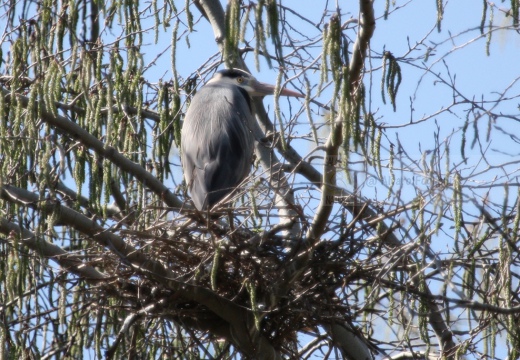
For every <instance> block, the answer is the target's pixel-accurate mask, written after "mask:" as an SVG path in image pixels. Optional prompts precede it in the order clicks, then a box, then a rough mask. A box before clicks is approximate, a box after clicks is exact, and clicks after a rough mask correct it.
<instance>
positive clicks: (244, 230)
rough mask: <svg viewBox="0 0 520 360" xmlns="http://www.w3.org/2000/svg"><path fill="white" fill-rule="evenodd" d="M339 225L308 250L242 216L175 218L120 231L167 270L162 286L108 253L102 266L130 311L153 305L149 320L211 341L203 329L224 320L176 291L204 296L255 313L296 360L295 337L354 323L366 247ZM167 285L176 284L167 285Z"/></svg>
mask: <svg viewBox="0 0 520 360" xmlns="http://www.w3.org/2000/svg"><path fill="white" fill-rule="evenodd" d="M338 216H339V217H338V219H341V218H342V216H341V214H339V215H338ZM248 218H249V219H248ZM343 218H344V216H343ZM300 220H303V223H305V221H306V220H307V219H300ZM338 221H339V222H338V223H337V224H336V228H330V229H329V234H331V237H332V235H334V240H327V239H322V240H321V241H318V242H316V243H315V244H314V245H312V246H310V247H309V246H307V240H306V239H305V237H304V236H303V234H304V230H305V229H303V230H301V231H300V234H298V236H296V237H295V236H288V235H284V229H283V227H279V228H277V225H273V226H265V223H264V225H263V226H262V231H256V230H255V228H254V226H253V224H254V221H252V220H251V219H250V216H249V215H248V214H247V213H246V212H245V211H240V209H234V210H233V211H231V210H229V211H224V212H222V214H221V216H220V217H217V216H215V215H213V216H210V217H209V218H208V217H206V216H201V215H200V214H188V215H176V217H175V218H173V219H170V220H167V221H162V222H159V221H156V223H155V224H153V226H149V227H148V228H146V229H139V230H138V229H131V230H129V229H124V230H118V231H117V233H118V235H119V236H121V237H122V238H123V239H124V240H125V242H126V243H127V244H129V245H131V246H132V247H133V248H135V249H136V251H139V252H141V253H143V254H144V255H145V256H146V257H147V258H149V259H150V261H152V260H153V261H156V262H158V263H160V264H162V266H163V267H164V268H166V269H168V271H169V277H171V278H170V279H164V280H165V281H162V280H161V278H158V277H157V276H155V275H156V274H152V273H150V270H149V269H146V270H144V269H142V268H139V267H135V266H133V265H132V264H130V263H129V262H127V261H125V260H124V259H121V258H118V257H117V256H114V252H112V253H111V255H110V256H109V255H107V253H106V252H105V253H104V255H103V256H102V258H99V259H100V261H99V262H98V265H100V264H101V263H102V264H103V268H104V271H105V272H108V273H111V274H112V275H113V277H114V278H115V279H118V282H119V285H118V286H119V288H120V289H121V292H122V293H124V296H122V297H121V299H122V300H123V302H124V303H125V307H126V308H127V309H128V310H130V312H135V313H138V312H139V311H142V309H143V307H146V306H149V307H148V310H147V313H146V316H153V317H157V316H159V317H162V318H164V319H166V320H173V321H175V322H177V323H179V324H184V325H188V326H192V327H193V328H195V329H199V330H201V331H203V333H204V334H205V336H213V335H215V333H213V335H209V334H210V333H211V331H205V330H207V329H208V328H209V326H205V325H204V324H205V323H211V322H218V321H221V320H222V319H221V316H219V314H218V313H217V314H216V313H215V311H214V310H210V309H208V308H207V307H206V306H205V305H203V304H201V303H200V302H197V301H194V300H193V299H190V298H188V297H186V296H184V295H183V294H185V292H183V291H179V286H181V287H182V284H186V285H188V286H189V287H190V288H191V289H192V290H191V291H194V290H193V289H205V290H206V291H209V292H211V294H214V295H216V296H217V297H218V298H219V299H222V301H226V302H231V303H233V304H236V305H237V306H238V307H240V308H241V309H243V310H245V311H246V312H247V313H249V314H253V316H254V319H255V326H256V327H257V328H258V330H259V332H260V334H261V335H263V336H264V337H266V338H267V339H269V340H270V343H271V344H272V345H273V346H274V347H275V348H278V349H279V350H281V351H282V352H284V353H286V354H287V355H288V356H295V353H294V352H295V351H296V349H297V348H298V346H297V341H298V333H302V332H303V333H309V332H310V333H312V334H314V336H319V332H320V330H319V328H320V327H323V326H324V324H329V323H338V322H339V323H342V324H345V323H346V324H351V312H352V309H351V307H350V305H349V302H348V298H349V296H350V285H352V284H354V283H356V282H357V280H359V279H358V278H356V277H357V276H358V275H357V271H356V267H354V268H352V265H351V264H352V260H353V258H354V257H356V256H357V255H358V254H359V253H360V251H361V250H362V249H363V247H361V246H360V243H359V241H358V240H356V239H355V238H354V231H352V230H349V228H350V229H353V224H350V227H349V228H348V227H347V226H345V223H344V222H342V220H338ZM332 225H333V224H332ZM359 232H360V230H359V229H358V230H357V235H359ZM334 233H335V234H334ZM358 238H359V237H358ZM365 245H366V244H365ZM100 250H101V249H100ZM100 254H101V253H100ZM302 254H309V255H310V256H308V257H306V260H305V261H306V264H305V267H304V269H303V270H302V271H300V272H299V273H298V276H295V277H294V278H293V279H289V278H287V276H288V274H290V271H289V269H291V267H293V266H296V265H295V264H297V262H298V261H299V260H298V259H300V260H301V258H302V256H304V257H305V256H306V255H302ZM356 266H357V268H359V266H360V265H359V264H358V265H356ZM364 270H365V272H364V273H365V274H366V273H367V272H366V269H364ZM161 276H162V275H161ZM168 281H173V282H174V283H175V284H176V285H175V286H173V287H172V286H169V282H168ZM179 284H181V285H179ZM186 291H188V290H186ZM151 304H156V306H150V305H151Z"/></svg>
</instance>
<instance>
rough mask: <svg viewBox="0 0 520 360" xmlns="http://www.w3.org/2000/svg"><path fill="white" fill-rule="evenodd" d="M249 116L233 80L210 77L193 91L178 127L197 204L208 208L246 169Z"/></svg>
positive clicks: (249, 145) (249, 148)
mask: <svg viewBox="0 0 520 360" xmlns="http://www.w3.org/2000/svg"><path fill="white" fill-rule="evenodd" d="M194 109H203V110H204V111H203V112H199V111H197V112H195V111H194ZM230 115H231V116H230ZM253 121H254V119H253V112H252V110H251V99H250V98H249V94H248V93H247V91H245V90H243V89H241V88H239V87H238V86H235V85H232V84H229V83H214V84H211V83H209V84H208V85H206V86H204V87H202V88H201V89H200V90H199V92H198V93H197V94H196V95H195V96H194V97H193V100H192V102H191V104H190V108H189V109H188V112H187V113H186V118H185V122H184V126H183V128H182V163H183V167H184V177H185V179H186V183H187V184H188V187H189V189H190V193H191V197H192V200H193V202H194V203H195V206H196V207H197V209H199V210H201V209H203V208H206V207H209V208H211V207H212V206H213V205H214V204H216V203H217V202H218V201H220V200H221V199H222V198H223V197H224V196H225V195H227V194H228V193H229V192H230V191H231V190H233V189H234V188H235V187H236V186H238V184H240V182H242V180H244V178H245V177H246V176H247V174H248V173H249V171H250V169H251V161H252V158H253V149H254V148H253V145H254V138H253V132H252V128H251V127H252V123H253Z"/></svg>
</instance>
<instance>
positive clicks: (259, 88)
mask: <svg viewBox="0 0 520 360" xmlns="http://www.w3.org/2000/svg"><path fill="white" fill-rule="evenodd" d="M252 85H253V86H252V88H253V91H254V92H253V93H252V94H251V95H253V96H265V95H273V94H274V90H275V86H274V85H271V84H266V83H263V82H260V81H255V82H254V84H252ZM280 95H283V96H294V97H300V98H302V97H305V95H303V94H300V93H299V92H296V91H292V90H289V89H281V90H280Z"/></svg>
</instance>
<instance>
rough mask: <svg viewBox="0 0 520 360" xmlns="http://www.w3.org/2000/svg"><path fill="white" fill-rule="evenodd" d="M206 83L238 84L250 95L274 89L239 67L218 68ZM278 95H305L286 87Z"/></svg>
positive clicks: (265, 93)
mask: <svg viewBox="0 0 520 360" xmlns="http://www.w3.org/2000/svg"><path fill="white" fill-rule="evenodd" d="M208 83H213V84H218V83H227V84H232V85H235V86H240V87H241V88H242V89H244V90H246V91H247V92H248V94H249V95H250V96H265V95H272V94H274V91H275V86H274V85H270V84H266V83H263V82H260V81H258V80H256V79H255V77H254V76H253V75H251V74H249V73H248V72H246V71H244V70H240V69H226V70H220V71H218V72H216V73H215V75H214V76H213V78H212V79H211V80H210V81H209V82H208ZM280 95H284V96H294V97H305V96H304V95H302V94H300V93H298V92H296V91H292V90H288V89H281V90H280Z"/></svg>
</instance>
